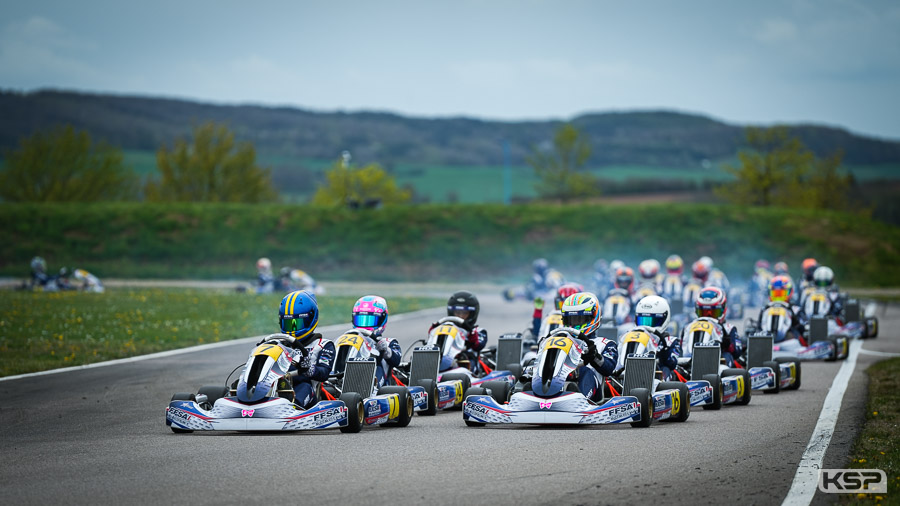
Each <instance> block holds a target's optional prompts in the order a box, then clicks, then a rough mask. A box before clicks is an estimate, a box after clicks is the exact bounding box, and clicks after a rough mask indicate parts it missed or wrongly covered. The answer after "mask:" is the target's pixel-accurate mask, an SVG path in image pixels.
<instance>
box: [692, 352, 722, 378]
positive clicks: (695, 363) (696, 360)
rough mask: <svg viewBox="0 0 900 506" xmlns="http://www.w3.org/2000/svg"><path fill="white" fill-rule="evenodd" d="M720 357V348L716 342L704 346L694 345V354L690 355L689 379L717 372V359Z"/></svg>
mask: <svg viewBox="0 0 900 506" xmlns="http://www.w3.org/2000/svg"><path fill="white" fill-rule="evenodd" d="M721 358H722V349H721V348H720V347H719V345H718V344H716V345H712V346H704V345H701V344H695V345H694V354H693V356H692V357H691V379H692V380H699V379H702V378H703V376H704V375H706V374H716V375H718V374H719V361H720V360H721Z"/></svg>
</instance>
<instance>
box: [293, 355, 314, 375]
mask: <svg viewBox="0 0 900 506" xmlns="http://www.w3.org/2000/svg"><path fill="white" fill-rule="evenodd" d="M297 372H299V373H300V374H304V375H306V376H309V377H312V375H314V374H315V373H316V363H315V362H314V361H313V359H312V357H311V356H309V355H307V356H305V357H303V360H301V361H300V363H299V364H297Z"/></svg>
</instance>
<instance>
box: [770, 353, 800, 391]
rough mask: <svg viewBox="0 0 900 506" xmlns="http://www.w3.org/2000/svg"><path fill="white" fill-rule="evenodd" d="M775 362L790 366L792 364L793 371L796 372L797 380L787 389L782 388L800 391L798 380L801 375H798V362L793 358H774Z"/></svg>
mask: <svg viewBox="0 0 900 506" xmlns="http://www.w3.org/2000/svg"><path fill="white" fill-rule="evenodd" d="M775 362H778V363H779V364H790V363H794V365H795V368H794V369H795V370H796V371H797V378H796V380H795V381H794V383H793V384H792V385H791V386H789V387H784V389H785V390H799V389H800V379H801V378H802V376H803V375H802V374H801V373H800V360H798V359H797V358H794V357H775Z"/></svg>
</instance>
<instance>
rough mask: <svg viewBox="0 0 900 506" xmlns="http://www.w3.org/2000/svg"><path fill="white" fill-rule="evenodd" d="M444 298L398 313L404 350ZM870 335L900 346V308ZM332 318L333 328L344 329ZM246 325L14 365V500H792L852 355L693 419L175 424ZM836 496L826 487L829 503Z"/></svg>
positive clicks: (9, 471)
mask: <svg viewBox="0 0 900 506" xmlns="http://www.w3.org/2000/svg"><path fill="white" fill-rule="evenodd" d="M478 295H479V296H480V298H481V300H482V312H481V318H480V322H481V323H482V324H483V326H484V327H485V328H487V329H488V330H489V332H490V340H491V342H495V340H496V337H497V336H498V335H499V334H501V333H503V332H507V331H519V330H522V329H523V328H524V327H525V325H526V324H527V323H528V320H529V317H530V306H529V304H527V303H524V302H517V303H506V302H503V301H502V300H501V299H500V297H499V296H495V295H493V294H491V293H479V294H478ZM441 314H442V310H441V309H435V310H426V311H422V312H418V313H415V314H412V315H407V316H406V317H404V318H395V319H394V320H392V321H391V322H390V323H389V326H388V329H389V330H390V333H391V334H392V335H393V336H395V337H396V338H397V339H398V340H400V342H401V344H402V345H403V347H404V349H405V348H406V346H407V345H408V344H409V343H411V342H412V341H414V340H415V339H418V338H421V337H423V336H424V335H425V333H426V330H427V328H428V325H429V323H430V322H432V321H434V320H435V319H436V318H437V317H439V316H440V315H441ZM878 316H879V317H880V319H881V335H880V337H879V338H878V339H875V340H869V341H867V342H865V345H864V347H863V348H864V350H875V351H881V352H890V353H897V352H900V340H898V338H897V331H896V329H897V328H898V320H900V308H898V307H897V306H891V307H888V308H881V309H880V310H879V314H878ZM337 335H338V332H337V330H329V331H328V332H326V337H332V338H333V337H336V336H337ZM251 346H252V344H249V343H248V342H247V341H246V340H244V341H241V342H237V343H235V344H234V345H228V346H224V347H220V348H216V349H206V350H201V351H197V352H193V353H186V354H181V355H176V356H170V357H165V358H156V359H150V360H144V361H137V362H129V363H122V364H116V365H111V366H109V367H99V368H91V369H82V370H77V371H71V372H66V373H62V374H51V375H46V376H36V377H29V378H22V379H15V380H10V381H3V382H0V427H2V430H0V441H2V444H0V452H2V459H0V490H2V494H3V495H2V497H3V501H2V502H3V503H5V504H43V503H47V502H49V501H54V502H62V503H64V504H118V503H125V504H188V503H189V504H192V505H203V504H247V503H254V504H259V503H263V502H266V503H271V504H280V503H301V504H317V505H330V504H335V505H343V504H377V505H382V504H425V503H427V504H430V505H441V504H453V505H459V504H646V503H648V502H650V501H660V502H665V503H666V504H725V503H740V504H781V502H782V500H783V499H784V497H785V494H786V493H787V491H788V489H789V488H790V486H791V482H792V480H793V477H794V473H795V470H796V465H797V463H798V461H799V459H800V456H801V455H802V454H803V451H804V449H805V448H806V445H807V443H808V441H809V437H810V434H811V433H812V431H813V429H814V427H815V425H816V420H817V418H818V416H819V411H820V410H821V408H822V403H823V401H824V398H825V395H826V393H827V391H828V388H829V387H830V385H831V382H832V379H833V378H834V376H835V374H836V373H837V371H838V369H839V368H840V363H839V362H837V363H824V362H816V363H812V362H807V363H804V364H803V379H802V381H803V384H802V387H801V389H800V390H799V391H797V392H783V393H781V394H778V395H762V394H756V395H754V396H753V400H752V402H751V403H750V405H748V406H726V407H724V408H723V409H722V410H721V411H718V412H713V411H703V410H700V409H696V410H694V411H693V412H692V413H691V417H690V419H689V420H688V421H687V422H686V423H683V424H672V423H657V424H654V425H653V426H652V427H650V428H648V429H636V428H631V427H630V426H628V425H625V426H591V427H566V428H558V427H528V426H517V427H497V426H494V427H485V428H472V427H467V426H466V425H465V424H464V423H463V420H462V415H461V413H460V412H459V411H449V412H440V413H438V415H437V416H434V417H420V416H416V417H415V418H414V419H413V421H412V423H411V424H410V425H409V426H408V427H406V428H383V427H372V428H364V429H363V431H362V432H361V433H359V434H341V433H340V432H338V431H337V430H326V431H308V432H295V433H285V434H281V433H230V432H209V433H193V434H174V433H172V432H171V431H170V430H169V428H168V427H166V425H165V423H164V422H165V414H164V411H165V407H166V405H167V403H168V401H169V399H170V397H171V395H172V394H173V393H174V392H178V391H196V389H197V388H199V387H200V386H202V385H205V384H216V383H221V382H222V381H224V378H225V376H226V375H227V374H228V373H229V372H230V371H231V370H232V369H233V368H234V367H235V366H236V365H237V364H240V363H243V362H244V360H245V359H246V355H247V353H248V352H249V350H250V348H251ZM883 358H884V357H882V356H875V355H871V354H866V353H863V354H861V355H860V357H859V363H858V364H857V367H856V370H855V372H854V374H853V376H852V378H851V381H850V385H849V388H848V390H847V393H846V394H845V396H844V402H843V405H842V410H841V415H840V418H839V420H838V424H837V427H836V430H835V434H834V438H833V440H832V442H831V446H830V447H829V450H828V452H827V454H826V457H825V463H824V467H826V468H840V467H844V464H845V462H846V459H847V455H848V452H849V450H850V447H851V445H852V442H853V440H854V438H855V436H856V434H857V433H858V430H859V427H860V426H861V423H862V421H863V415H864V412H863V410H864V409H865V405H864V403H865V393H866V376H865V374H864V373H863V371H864V369H865V368H866V367H867V366H868V365H870V364H872V363H874V362H876V361H878V360H881V359H883ZM835 498H836V496H824V495H823V494H821V493H817V494H816V496H815V498H814V499H813V504H819V503H829V502H833V501H834V499H835Z"/></svg>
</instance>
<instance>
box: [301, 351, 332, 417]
mask: <svg viewBox="0 0 900 506" xmlns="http://www.w3.org/2000/svg"><path fill="white" fill-rule="evenodd" d="M313 338H314V340H313V342H312V344H311V345H309V346H308V347H307V348H306V357H303V355H302V353H301V352H300V351H299V350H298V351H297V352H296V353H295V355H294V358H293V360H294V364H293V365H292V366H291V370H294V371H297V376H295V377H294V378H293V381H292V383H293V388H294V404H297V405H298V406H300V407H302V408H303V409H308V408H310V407H312V406H313V405H314V404H315V403H316V391H315V388H314V387H313V382H314V381H316V382H320V381H325V380H327V379H328V375H329V374H331V367H332V364H333V363H334V343H333V342H331V341H329V340H328V339H324V338H322V334H314V335H313Z"/></svg>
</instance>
